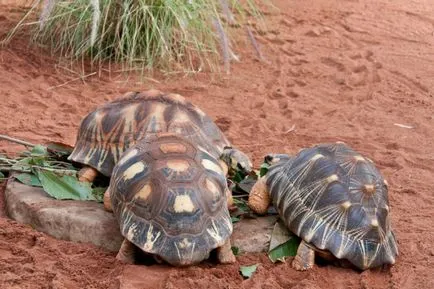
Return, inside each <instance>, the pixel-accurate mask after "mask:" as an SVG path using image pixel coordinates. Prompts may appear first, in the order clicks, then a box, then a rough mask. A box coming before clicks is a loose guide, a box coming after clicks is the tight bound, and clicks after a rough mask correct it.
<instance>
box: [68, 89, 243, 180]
mask: <svg viewBox="0 0 434 289" xmlns="http://www.w3.org/2000/svg"><path fill="white" fill-rule="evenodd" d="M159 132H173V133H177V134H180V135H183V136H184V137H186V138H188V139H190V140H193V141H194V142H195V143H196V144H197V145H198V146H200V147H202V148H204V150H206V151H208V152H210V153H211V154H212V155H213V156H214V157H217V158H218V157H222V158H224V160H225V161H226V162H227V164H228V165H229V169H230V173H232V172H233V171H234V170H242V171H243V173H247V172H248V171H250V170H251V162H250V160H249V158H248V157H247V156H246V155H245V154H244V153H242V152H241V151H239V150H237V149H235V148H232V146H231V144H230V143H229V141H228V140H227V139H226V137H225V136H224V135H223V133H222V132H221V131H220V129H219V128H218V127H217V125H216V124H215V123H214V122H213V121H212V120H211V118H210V117H209V116H207V115H206V114H205V113H204V112H203V111H202V110H201V109H199V108H198V107H197V106H195V105H193V104H192V103H191V102H189V101H187V100H186V99H185V98H184V97H182V96H181V95H179V94H174V93H170V94H164V93H162V92H161V91H158V90H153V89H152V90H148V91H144V92H129V93H126V94H125V95H123V96H122V97H121V98H120V99H117V100H114V101H112V102H109V103H106V104H104V105H102V106H99V107H97V108H96V109H95V110H94V111H92V112H90V113H89V114H88V115H87V116H86V117H85V118H84V119H83V120H82V122H81V124H80V128H79V132H78V135H77V141H76V145H75V148H74V151H73V152H72V154H71V155H70V156H69V160H72V161H75V162H78V163H81V164H84V165H85V167H84V168H83V169H82V170H80V172H79V179H80V180H82V181H89V182H92V181H93V180H94V179H95V177H96V176H97V174H98V172H99V173H101V174H103V175H105V176H110V175H111V173H112V170H113V167H114V165H115V164H116V163H117V161H118V160H119V159H120V157H121V156H122V154H123V152H124V151H125V150H127V149H128V148H129V147H131V146H132V145H134V144H135V143H136V142H137V140H140V139H142V138H143V137H145V136H146V135H149V134H152V133H159Z"/></svg>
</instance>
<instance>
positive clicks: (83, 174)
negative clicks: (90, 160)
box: [78, 167, 98, 183]
mask: <svg viewBox="0 0 434 289" xmlns="http://www.w3.org/2000/svg"><path fill="white" fill-rule="evenodd" d="M97 175H98V171H97V170H95V169H94V168H91V167H83V168H82V169H81V170H80V171H79V172H78V180H79V181H80V182H89V183H92V182H93V181H94V180H95V178H96V176H97Z"/></svg>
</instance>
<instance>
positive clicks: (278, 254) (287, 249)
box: [268, 236, 300, 263]
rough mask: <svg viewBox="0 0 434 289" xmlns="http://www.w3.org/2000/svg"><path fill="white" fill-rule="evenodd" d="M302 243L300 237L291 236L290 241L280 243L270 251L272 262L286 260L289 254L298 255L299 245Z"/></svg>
mask: <svg viewBox="0 0 434 289" xmlns="http://www.w3.org/2000/svg"><path fill="white" fill-rule="evenodd" d="M299 244H300V239H299V238H298V237H296V236H293V237H291V238H290V239H289V240H288V241H286V242H285V243H283V244H280V245H279V246H277V247H276V248H274V249H273V250H271V251H270V252H268V258H270V260H271V262H273V263H275V262H277V261H280V262H285V259H286V258H287V257H289V256H295V255H297V249H298V245H299Z"/></svg>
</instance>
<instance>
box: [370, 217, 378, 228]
mask: <svg viewBox="0 0 434 289" xmlns="http://www.w3.org/2000/svg"><path fill="white" fill-rule="evenodd" d="M371 226H372V227H378V220H377V218H374V219H372V220H371Z"/></svg>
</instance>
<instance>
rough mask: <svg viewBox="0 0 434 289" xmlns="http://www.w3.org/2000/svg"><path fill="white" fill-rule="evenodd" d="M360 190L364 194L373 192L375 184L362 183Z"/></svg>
mask: <svg viewBox="0 0 434 289" xmlns="http://www.w3.org/2000/svg"><path fill="white" fill-rule="evenodd" d="M362 191H363V192H364V193H365V194H373V193H375V186H374V185H364V186H363V188H362Z"/></svg>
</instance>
